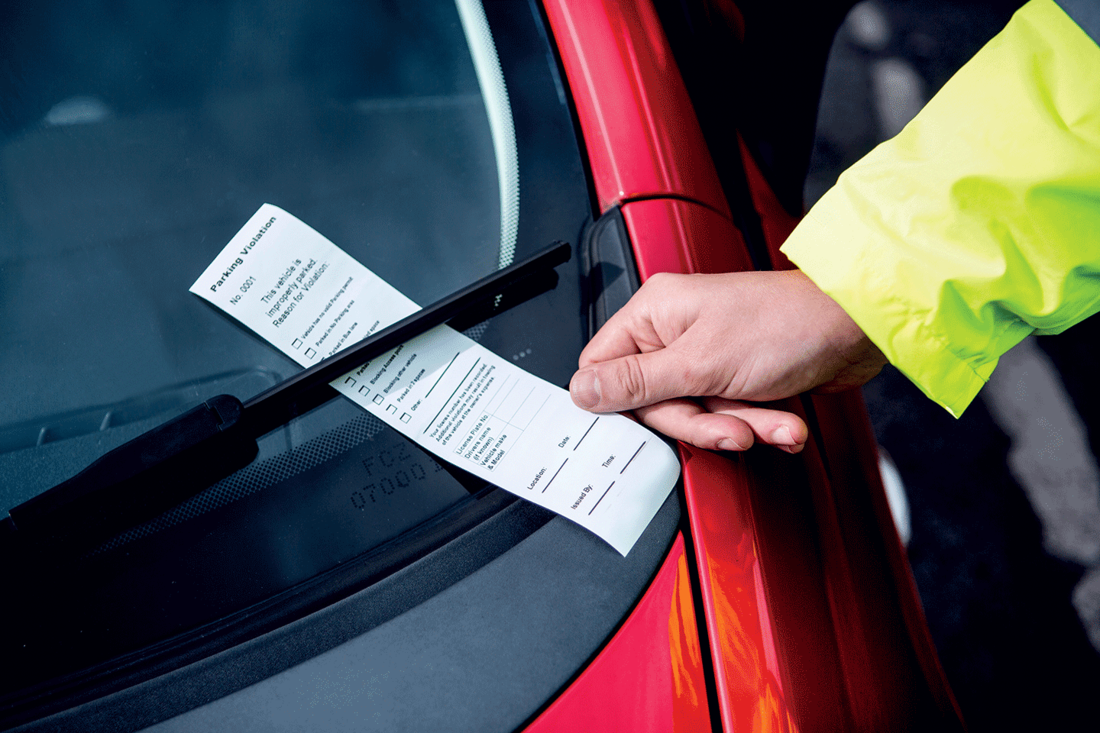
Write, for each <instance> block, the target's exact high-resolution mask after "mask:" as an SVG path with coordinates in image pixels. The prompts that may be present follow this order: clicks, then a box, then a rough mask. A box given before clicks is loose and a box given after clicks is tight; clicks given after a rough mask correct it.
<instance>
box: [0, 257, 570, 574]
mask: <svg viewBox="0 0 1100 733" xmlns="http://www.w3.org/2000/svg"><path fill="white" fill-rule="evenodd" d="M569 257H570V248H569V245H568V244H566V243H564V242H556V243H554V244H552V245H550V246H549V247H547V248H545V249H543V250H542V251H540V252H538V253H536V254H534V255H532V256H531V257H528V258H526V259H524V260H521V261H519V262H517V263H515V264H513V265H511V266H509V267H506V268H504V269H502V270H498V271H497V272H495V273H493V274H492V275H489V276H488V277H485V278H482V279H481V280H479V281H477V282H475V283H474V284H472V285H469V286H467V287H465V288H463V289H462V290H459V291H458V292H455V293H453V294H451V295H449V296H447V297H445V298H443V299H441V300H439V301H436V302H435V303H433V304H432V305H430V306H428V307H426V308H423V309H421V310H420V311H417V312H416V313H414V314H412V315H410V316H408V317H407V318H404V319H402V320H400V321H398V322H397V323H394V324H393V325H391V326H389V327H388V328H384V329H382V330H381V331H379V332H378V333H376V334H373V335H371V336H367V337H366V338H364V339H363V340H361V341H359V342H358V343H356V344H355V345H353V346H350V347H348V348H347V349H345V350H343V351H341V352H340V353H339V354H337V355H335V356H333V357H331V358H329V359H325V360H324V361H322V362H320V363H318V364H315V365H314V366H312V367H309V368H308V369H305V370H304V371H301V372H299V373H298V374H295V375H294V376H292V377H290V378H289V379H286V380H284V381H282V382H281V383H279V384H277V385H275V386H274V387H272V388H271V389H268V390H266V391H265V392H262V393H261V394H259V395H257V396H255V397H253V398H251V399H249V400H248V401H247V402H245V403H243V404H242V403H241V401H240V400H238V399H237V398H236V397H233V396H232V395H218V396H217V397H213V398H211V399H209V400H206V402H204V403H203V404H201V405H199V406H198V407H195V408H193V409H191V410H188V411H187V412H185V413H183V414H182V415H179V416H178V417H176V418H173V419H172V420H169V421H168V422H166V423H164V424H163V425H160V426H158V427H156V428H153V429H152V430H150V431H148V432H146V433H144V434H142V435H140V436H138V437H137V438H134V439H133V440H131V441H129V442H127V443H124V444H122V445H121V446H119V447H117V448H115V449H114V450H112V451H110V452H108V453H106V454H104V455H103V456H101V457H100V458H98V459H97V460H96V461H94V462H93V463H92V464H91V465H89V466H88V467H87V468H85V469H84V470H82V471H81V472H80V473H78V474H77V475H76V476H73V477H72V478H70V479H68V480H66V481H64V482H62V483H60V484H58V485H57V486H55V487H53V488H51V489H49V490H47V491H45V492H43V493H41V494H39V495H38V496H36V497H34V498H32V499H30V500H28V501H26V502H24V503H22V504H20V505H19V506H17V507H15V508H13V509H11V510H10V511H9V512H8V517H6V518H5V519H3V520H0V549H6V548H7V547H8V546H11V545H14V544H18V545H21V546H24V547H27V546H28V543H29V544H30V545H33V546H34V547H35V548H36V549H43V550H48V551H50V552H51V554H53V553H56V552H58V551H61V550H65V551H66V552H72V551H73V550H77V549H80V548H86V549H91V548H94V546H95V545H96V543H102V542H105V541H107V540H108V539H110V538H111V537H113V536H115V535H116V534H118V533H119V532H121V531H123V530H125V529H127V528H129V527H133V526H135V525H137V524H139V523H141V522H143V521H147V520H149V519H152V518H153V517H155V516H157V515H158V514H160V513H162V512H164V511H166V510H168V509H170V508H172V507H173V506H176V505H177V504H179V503H180V502H182V501H184V500H186V499H188V498H190V497H191V496H194V495H195V494H197V493H199V492H200V491H202V490H203V489H204V488H206V487H207V486H209V485H211V484H212V483H214V482H215V481H217V480H219V479H221V478H224V477H225V476H228V475H229V474H231V473H233V472H234V471H236V470H239V469H240V468H243V467H244V466H247V465H248V464H249V463H251V462H252V460H253V459H254V458H255V457H256V454H257V452H258V447H257V444H256V440H257V438H259V437H260V436H262V435H264V434H266V433H269V432H271V431H272V430H275V429H276V428H279V427H281V426H282V425H285V424H286V423H287V422H289V421H290V420H292V419H293V418H295V417H297V416H298V415H302V414H305V413H306V412H308V411H310V410H312V409H314V408H315V407H318V406H319V405H321V404H324V403H325V402H327V401H328V400H330V399H332V398H334V397H336V396H337V395H338V394H339V393H338V392H336V390H334V389H333V388H332V387H330V386H329V382H331V381H332V380H334V379H336V378H337V377H339V376H340V375H342V374H344V373H346V372H349V371H351V370H352V369H355V368H356V367H359V366H360V365H362V364H364V363H366V362H367V361H370V360H371V359H374V358H376V357H378V356H380V355H381V354H384V353H385V352H387V351H389V350H390V349H393V348H395V347H397V346H399V345H400V344H403V343H405V342H406V341H408V340H410V339H412V338H415V337H416V336H419V335H420V334H422V333H425V332H426V331H429V330H431V329H432V328H435V327H436V326H439V325H442V324H444V323H452V322H456V321H459V320H464V319H466V318H468V317H469V316H470V314H471V313H473V312H475V311H476V309H478V308H479V307H481V306H484V305H485V304H486V303H487V302H489V303H490V304H491V306H492V309H491V310H492V313H497V312H501V311H503V310H506V309H507V308H510V307H512V306H514V305H516V304H518V303H519V302H522V301H523V300H526V299H528V298H529V297H533V295H537V294H539V293H541V292H544V291H545V289H546V286H547V285H549V286H550V287H552V286H553V283H554V282H556V274H555V273H554V272H553V268H554V267H556V266H558V265H560V264H562V263H564V262H566V261H568V260H569ZM540 276H541V278H540ZM540 286H541V287H540ZM510 296H518V297H510ZM485 315H486V316H487V315H489V313H486V314H485Z"/></svg>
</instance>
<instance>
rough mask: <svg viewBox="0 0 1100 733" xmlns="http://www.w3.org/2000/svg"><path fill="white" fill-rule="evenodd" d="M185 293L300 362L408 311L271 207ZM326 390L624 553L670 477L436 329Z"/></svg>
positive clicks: (611, 420)
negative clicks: (205, 301)
mask: <svg viewBox="0 0 1100 733" xmlns="http://www.w3.org/2000/svg"><path fill="white" fill-rule="evenodd" d="M191 292H192V293H194V294H196V295H198V296H200V297H202V298H205V299H206V300H208V301H210V302H211V303H213V304H214V305H215V306H217V307H218V308H220V309H221V310H223V311H225V312H226V313H228V314H229V315H230V316H232V317H233V318H235V319H237V320H238V321H240V322H241V323H242V324H244V325H245V326H247V327H248V328H250V329H252V330H253V331H255V332H256V333H257V334H259V335H260V336H262V337H263V338H265V339H267V341H269V342H270V343H271V344H272V345H274V346H275V347H276V348H278V349H280V350H281V351H282V352H283V353H284V354H286V355H287V356H289V357H291V358H292V359H294V360H295V361H296V362H298V363H299V364H301V365H302V366H312V365H313V364H316V363H317V362H319V361H320V360H322V359H325V358H328V357H330V356H332V355H333V354H335V353H337V352H338V351H340V350H341V349H343V348H345V347H347V346H350V345H352V344H354V343H356V342H357V341H359V340H361V339H363V338H365V337H366V336H368V335H370V334H372V333H374V332H375V331H378V330H379V329H382V328H385V327H386V326H388V325H390V324H391V323H394V322H396V321H398V320H400V319H402V318H404V317H405V316H407V315H409V314H411V313H414V312H416V311H417V310H419V307H418V306H417V305H416V304H415V303H413V302H412V301H411V300H409V299H408V298H406V297H405V296H404V295H402V294H401V293H399V292H398V291H397V290H395V289H394V288H393V287H391V286H390V285H389V284H387V283H386V282H384V281H383V280H382V279H381V278H379V277H378V276H377V275H375V274H374V273H373V272H371V271H370V270H368V269H367V268H366V267H364V266H363V265H361V264H360V263H359V262H357V261H356V260H354V259H353V258H351V257H350V256H349V255H348V254H347V253H345V252H344V251H343V250H341V249H340V248H339V247H337V246H336V245H334V244H333V243H332V242H330V241H328V240H327V239H325V238H324V237H323V236H321V235H320V234H318V233H317V232H315V231H314V230H313V229H311V228H310V227H308V226H307V225H306V224H304V223H302V222H301V221H299V220H298V219H296V218H295V217H293V216H292V215H290V214H288V213H286V212H285V211H283V210H282V209H280V208H278V207H276V206H272V205H270V204H264V205H263V206H262V207H260V210H259V211H258V212H256V214H255V215H253V217H252V218H251V219H249V221H248V223H247V224H245V226H244V228H243V229H241V230H240V231H239V232H238V233H237V234H236V236H234V237H233V239H231V240H230V242H229V244H228V245H227V246H226V247H225V249H224V250H222V252H221V254H219V255H218V256H217V258H215V260H214V262H213V263H212V264H211V265H210V267H208V268H207V269H206V271H205V272H204V273H203V274H202V275H201V276H200V277H199V279H198V280H197V281H196V282H195V284H194V285H192V286H191ZM332 386H333V387H335V388H336V389H337V390H338V391H339V392H340V393H341V394H343V395H344V396H345V397H347V398H348V399H350V400H351V401H353V402H355V403H356V404H357V405H359V406H361V407H362V408H363V409H365V410H367V411H368V412H370V413H371V414H373V415H375V416H377V417H378V418H379V419H380V420H382V421H383V422H385V423H386V424H387V425H389V426H390V427H392V428H394V429H396V430H398V431H399V432H400V433H402V434H403V435H404V436H405V437H407V438H409V439H410V440H413V441H414V442H416V443H417V444H418V445H420V446H422V447H423V448H424V449H426V450H428V451H430V452H431V453H432V454H434V455H436V456H438V457H439V458H441V459H443V460H446V461H448V462H450V463H453V464H454V465H456V466H459V467H460V468H463V469H465V470H466V471H469V472H470V473H472V474H474V475H476V476H479V477H481V478H484V479H486V480H488V481H490V482H491V483H493V484H496V485H497V486H500V487H501V488H503V489H505V490H507V491H510V492H511V493H513V494H516V495H517V496H520V497H522V498H524V499H527V500H529V501H533V502H535V503H536V504H539V505H540V506H544V507H546V508H547V509H550V510H552V511H554V512H557V513H558V514H560V515H562V516H564V517H567V518H569V519H571V520H573V521H575V522H577V523H578V524H580V525H581V526H583V527H585V528H587V529H589V530H591V531H592V532H595V533H596V534H597V535H599V536H600V537H601V538H603V539H604V540H605V541H607V543H608V544H610V545H611V546H612V547H614V548H615V549H616V550H618V551H619V552H620V553H622V554H623V555H626V554H627V552H629V551H630V548H631V547H632V546H633V545H634V543H635V542H636V541H637V539H638V537H639V536H640V535H641V533H642V531H643V530H644V529H645V528H646V526H647V525H648V524H649V522H650V520H651V519H653V516H654V514H656V513H657V510H658V509H659V508H660V506H661V504H662V503H663V502H664V500H665V498H666V497H667V496H668V494H669V492H670V491H671V490H672V487H673V486H674V485H675V483H676V478H677V476H679V473H680V465H679V462H678V461H677V460H676V456H675V454H674V453H673V452H672V450H671V449H670V448H669V447H668V446H667V445H666V444H665V443H664V442H663V441H662V440H660V439H659V438H657V437H656V436H655V435H654V434H653V433H651V432H649V431H648V430H647V429H646V428H644V427H643V426H641V425H639V424H637V423H635V422H633V421H632V420H629V419H627V418H625V417H623V416H622V415H616V414H606V415H595V414H592V413H589V412H585V411H584V410H581V409H579V408H578V407H576V406H575V405H574V404H573V402H572V400H571V399H570V398H569V393H568V392H566V391H565V390H564V389H561V388H560V387H557V386H555V385H552V384H550V383H549V382H546V381H545V380H542V379H540V378H538V377H536V376H534V375H533V374H530V373H528V372H526V371H524V370H523V369H520V368H519V367H518V366H516V365H515V364H513V363H512V362H510V361H506V360H505V359H503V358H501V357H499V356H497V355H496V354H494V353H492V352H491V351H489V350H488V349H486V348H484V347H483V346H481V345H480V344H478V343H476V342H474V341H472V340H471V339H469V338H467V337H465V336H463V335H462V334H460V333H458V332H457V331H455V330H454V329H452V328H450V327H448V326H439V327H437V328H434V329H432V330H431V331H428V332H427V333H425V334H423V335H421V336H418V337H416V338H414V339H412V340H410V341H407V342H405V343H404V344H402V345H401V346H398V347H397V348H395V349H393V350H392V351H390V352H388V353H386V354H383V355H382V356H379V357H377V358H375V359H372V360H371V361H369V362H367V363H366V364H363V365H362V366H361V367H359V368H358V369H354V370H352V371H350V372H348V373H347V374H345V375H343V376H342V377H339V378H338V379H336V380H334V381H333V382H332Z"/></svg>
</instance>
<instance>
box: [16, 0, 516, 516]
mask: <svg viewBox="0 0 1100 733" xmlns="http://www.w3.org/2000/svg"><path fill="white" fill-rule="evenodd" d="M0 12H3V13H5V14H6V15H7V17H6V18H5V19H4V22H3V24H2V25H0V27H2V29H3V30H2V31H0V33H2V34H3V46H2V47H3V49H4V50H3V54H4V56H5V57H6V63H5V64H4V65H3V68H2V70H0V94H2V97H3V100H4V104H3V107H2V109H3V117H2V119H0V133H2V135H3V138H2V149H0V167H2V169H3V176H2V177H0V201H2V202H3V203H2V204H0V272H2V277H3V293H4V296H5V297H4V299H3V301H2V305H0V308H2V309H3V312H2V314H0V317H3V319H4V322H5V330H4V337H3V338H4V341H5V348H3V349H0V390H2V391H3V393H4V394H5V395H6V396H8V397H6V399H5V401H4V406H3V411H2V413H0V452H3V453H4V454H5V460H6V461H8V462H9V463H8V465H12V466H13V467H12V469H11V470H12V471H15V470H16V467H15V466H14V463H12V462H17V459H14V458H11V455H12V454H13V453H22V452H24V451H26V450H27V449H32V448H38V449H42V448H46V447H47V446H50V445H51V444H55V443H57V442H58V441H60V440H67V441H68V444H67V445H66V446H65V450H64V451H48V452H51V453H52V454H53V455H51V460H50V461H48V462H46V466H45V475H41V485H36V486H34V487H29V488H26V487H25V488H24V489H23V491H24V492H26V491H31V492H33V491H36V490H41V488H43V487H44V486H45V485H48V484H50V483H56V481H58V480H60V479H62V478H64V476H65V475H66V474H67V473H69V472H71V471H72V470H74V469H75V468H76V467H77V466H79V465H81V464H82V463H86V462H87V460H90V458H92V457H94V455H95V454H97V453H98V452H102V450H103V448H104V446H105V445H109V444H113V443H117V442H120V441H121V440H123V439H126V438H128V437H131V436H132V435H134V434H137V433H138V432H140V431H142V430H144V429H146V428H147V427H149V426H150V425H151V424H154V423H155V422H157V420H160V419H163V416H164V415H165V414H170V412H169V413H166V412H165V411H166V410H173V409H179V408H182V407H183V406H185V405H190V404H194V403H195V402H197V401H198V400H200V399H202V398H204V397H206V396H209V395H210V394H216V393H217V392H219V391H220V392H229V393H232V394H235V395H237V396H238V397H242V398H244V397H248V396H250V395H251V394H254V393H256V392H257V391H260V390H261V389H263V388H266V387H267V386H270V385H271V384H272V383H274V382H275V381H277V380H278V379H280V378H283V377H285V376H287V375H288V373H290V370H291V369H293V367H291V365H289V363H288V362H287V361H286V360H284V359H283V358H282V357H280V356H279V355H277V354H276V353H274V352H273V350H271V349H270V348H268V347H267V346H266V345H264V344H262V343H260V342H258V341H257V340H256V339H254V338H251V337H250V336H248V335H245V334H242V333H241V332H240V331H239V330H238V329H236V328H235V327H232V326H231V325H229V324H228V323H227V322H226V321H225V320H224V319H222V318H221V317H219V316H218V315H217V314H215V313H213V312H212V311H211V310H210V309H209V308H206V307H204V306H203V305H201V304H200V303H198V302H197V301H196V300H195V299H194V298H193V296H191V295H189V294H188V293H187V286H188V285H189V284H190V282H191V281H192V280H193V279H194V277H195V276H196V275H197V273H199V272H201V271H202V269H203V267H205V264H206V263H208V262H209V261H210V259H212V257H213V255H214V254H215V253H216V252H217V251H218V250H219V249H220V248H221V247H222V246H224V244H225V242H226V241H228V238H229V237H230V236H231V235H232V234H233V232H235V231H236V229H237V228H238V227H239V226H240V224H241V222H243V221H245V220H247V218H248V216H249V215H251V213H252V212H253V211H255V209H256V208H257V207H258V206H259V204H260V203H263V202H265V201H270V202H273V203H277V204H279V205H281V206H283V207H285V208H287V209H288V210H291V211H294V212H295V213H296V214H297V215H298V216H300V217H301V218H303V219H304V220H306V221H308V222H310V223H311V224H312V225H313V226H315V227H316V228H318V229H319V230H321V231H323V232H324V233H325V234H326V236H328V237H329V238H330V239H332V240H333V241H336V242H339V243H340V246H341V247H343V248H344V249H345V250H347V251H348V252H349V253H351V254H352V256H354V257H356V258H357V259H359V260H360V261H362V262H363V263H364V264H366V265H367V266H368V267H370V268H371V269H373V270H374V271H376V272H378V273H379V274H380V275H381V276H382V277H384V278H386V279H387V280H388V281H390V282H392V283H394V285H395V286H397V287H398V288H399V289H401V290H402V291H403V292H405V293H406V294H407V295H409V296H410V297H411V298H413V299H414V300H417V301H419V302H429V301H431V300H434V299H435V298H437V297H439V296H440V295H443V294H444V293H447V292H450V291H452V290H455V289H457V288H458V287H461V286H462V285H465V284H466V283H468V282H470V281H472V280H474V279H476V278H478V277H481V276H483V275H485V274H487V273H488V272H491V271H492V270H493V269H495V268H496V266H497V264H498V256H499V252H498V250H499V237H500V228H499V227H500V221H501V217H500V200H501V197H500V193H499V190H498V186H497V180H496V178H497V164H496V158H495V155H494V142H493V138H492V135H491V130H490V123H489V120H488V118H487V115H486V106H485V104H484V103H483V102H482V99H481V95H480V93H479V82H478V73H477V71H476V70H475V64H474V62H473V61H472V59H471V57H470V53H469V47H470V44H468V43H467V41H466V38H465V37H464V35H463V33H462V25H461V23H459V22H457V21H458V20H459V18H458V15H457V12H456V10H455V7H454V6H453V5H451V4H450V3H438V4H433V3H399V2H394V3H388V4H380V3H370V4H362V3H355V2H344V3H323V4H309V3H304V2H303V3H287V2H281V1H280V2H267V3H264V2H236V3H227V4H224V5H218V4H209V5H207V4H201V5H196V4H194V3H185V2H178V3H151V4H148V6H147V7H132V6H126V9H125V11H123V10H120V9H119V7H118V6H117V5H116V4H113V3H107V2H90V1H86V2H80V3H70V2H64V3H62V2H34V3H31V2H26V3H8V4H5V9H4V10H3V11H0ZM513 148H514V142H513ZM89 434H97V435H95V436H94V439H91V440H84V439H82V438H87V436H88V435H89ZM286 437H287V438H288V439H289V440H290V441H291V443H293V444H299V443H301V442H303V441H304V440H308V439H309V438H310V436H309V435H290V436H286ZM74 441H75V442H74ZM84 444H87V449H86V450H85V449H84V448H83V447H82V446H83V445H84ZM37 452H39V453H41V452H42V451H41V450H39V451H37ZM26 460H31V459H26ZM3 498H4V499H6V500H7V501H0V504H7V505H8V506H10V505H11V504H12V503H17V500H18V499H19V497H17V496H12V497H3Z"/></svg>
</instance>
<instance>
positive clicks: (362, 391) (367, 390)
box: [359, 384, 370, 397]
mask: <svg viewBox="0 0 1100 733" xmlns="http://www.w3.org/2000/svg"><path fill="white" fill-rule="evenodd" d="M359 394H361V395H363V396H364V397H366V396H367V395H369V394H370V387H368V386H367V385H365V384H364V385H363V386H362V387H360V388H359Z"/></svg>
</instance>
